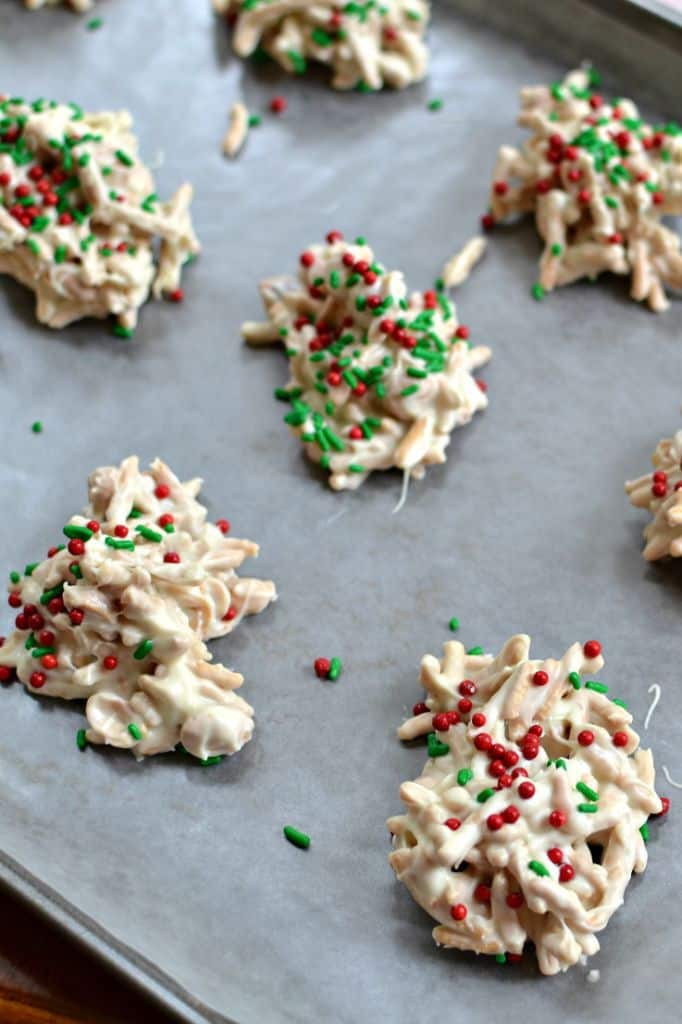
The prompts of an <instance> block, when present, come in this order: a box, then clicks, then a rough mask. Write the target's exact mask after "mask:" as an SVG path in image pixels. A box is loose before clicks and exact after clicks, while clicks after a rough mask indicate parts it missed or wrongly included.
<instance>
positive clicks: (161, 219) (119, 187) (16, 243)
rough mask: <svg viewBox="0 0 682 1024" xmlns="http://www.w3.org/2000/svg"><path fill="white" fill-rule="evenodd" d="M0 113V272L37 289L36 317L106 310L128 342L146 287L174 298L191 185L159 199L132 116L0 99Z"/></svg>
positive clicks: (190, 244) (52, 321)
mask: <svg viewBox="0 0 682 1024" xmlns="http://www.w3.org/2000/svg"><path fill="white" fill-rule="evenodd" d="M0 117H1V120H0V273H5V274H9V275H10V276H11V277H14V278H16V280H18V281H21V283H22V284H25V285H26V286H27V287H28V288H31V289H32V290H33V291H34V292H35V293H36V316H37V317H38V320H40V321H41V323H44V324H47V325H48V326H49V327H64V326H65V325H66V324H69V323H71V322H73V321H74V320H80V319H82V318H83V317H90V316H93V317H106V316H109V315H113V316H115V317H116V320H117V327H116V328H115V330H116V333H117V334H120V335H121V336H123V337H129V336H130V335H131V334H132V332H133V330H134V328H135V325H136V323H137V316H138V310H139V308H140V306H142V304H143V303H144V302H145V301H146V300H147V298H148V297H149V292H150V290H151V291H153V294H154V296H155V297H156V298H159V297H161V296H162V295H166V296H168V297H170V298H172V299H176V300H179V299H181V298H182V292H181V291H180V287H179V286H180V277H181V273H182V267H183V265H184V264H185V263H186V262H188V260H190V259H192V258H193V257H194V255H195V254H196V253H197V252H198V251H199V243H198V242H197V239H196V237H195V235H194V231H193V230H192V223H191V220H190V215H189V207H190V203H191V200H192V187H191V185H182V186H181V187H180V188H179V189H178V191H177V192H176V194H175V196H174V197H173V198H172V199H171V200H170V201H169V202H166V203H164V202H161V201H160V200H159V199H158V197H157V195H156V192H155V186H154V179H153V177H152V174H151V172H150V171H149V169H148V168H147V167H145V165H144V164H143V163H142V162H141V161H140V159H139V157H138V155H137V139H136V138H135V136H134V135H133V134H132V119H131V117H130V115H129V114H128V113H125V112H119V113H102V114H85V113H83V111H82V110H81V109H80V108H79V107H78V106H76V104H69V105H66V106H65V105H60V104H57V103H54V102H47V101H45V100H37V101H36V102H35V103H28V102H26V101H24V100H21V99H17V98H10V99H6V98H3V100H2V102H0ZM156 239H159V240H160V247H159V252H158V261H157V260H156V257H155V252H154V245H155V241H156Z"/></svg>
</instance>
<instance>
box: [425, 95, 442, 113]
mask: <svg viewBox="0 0 682 1024" xmlns="http://www.w3.org/2000/svg"><path fill="white" fill-rule="evenodd" d="M427 109H428V110H431V111H434V112H435V111H437V110H442V109H443V101H442V100H441V99H438V98H436V99H433V100H429V102H428V104H427Z"/></svg>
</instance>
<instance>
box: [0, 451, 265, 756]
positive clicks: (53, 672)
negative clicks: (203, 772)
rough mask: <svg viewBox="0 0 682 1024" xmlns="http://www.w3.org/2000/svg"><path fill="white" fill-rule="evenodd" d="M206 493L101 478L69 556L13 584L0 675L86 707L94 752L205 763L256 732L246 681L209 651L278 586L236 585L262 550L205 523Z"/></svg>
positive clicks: (161, 478) (194, 485)
mask: <svg viewBox="0 0 682 1024" xmlns="http://www.w3.org/2000/svg"><path fill="white" fill-rule="evenodd" d="M200 486H201V481H200V480H198V479H196V480H191V481H189V482H187V483H181V482H180V481H179V480H178V479H177V478H176V477H175V475H174V474H173V473H172V472H171V470H170V469H169V468H168V467H167V466H166V465H164V463H163V462H161V461H160V460H159V459H157V460H156V461H155V462H154V463H153V464H152V466H151V468H150V469H149V470H147V471H145V472H140V469H139V464H138V459H137V457H135V456H131V457H130V458H128V459H126V460H125V461H124V462H123V463H122V464H121V466H120V467H113V466H107V467H104V468H102V469H98V470H95V472H94V473H93V474H92V475H91V477H90V480H89V505H88V507H87V509H86V510H85V513H84V515H77V516H73V517H72V518H71V520H70V521H69V523H68V524H67V525H66V527H65V528H64V533H65V535H66V537H67V538H69V537H70V538H71V539H70V540H68V541H65V543H66V544H67V546H66V547H62V548H61V550H57V549H52V550H51V552H50V554H49V556H48V558H47V559H45V560H44V561H42V562H40V563H39V564H36V565H32V566H27V569H26V572H25V574H24V575H23V576H22V577H21V578H20V580H19V581H18V582H12V583H11V584H10V603H11V604H14V605H15V606H16V607H17V610H18V612H19V614H18V621H17V629H16V631H15V632H14V633H13V634H12V635H11V636H10V637H9V638H8V639H7V640H6V642H5V643H4V645H3V646H2V647H0V665H2V666H5V667H8V668H12V669H14V670H15V671H16V674H17V676H18V678H19V679H20V680H21V682H22V683H24V685H25V686H26V687H27V689H28V690H29V691H30V692H33V693H36V694H42V695H46V696H51V697H63V698H65V699H66V700H73V699H80V700H86V701H87V704H86V709H85V710H86V716H87V720H88V725H89V728H88V730H87V739H88V740H89V741H90V742H92V743H107V744H111V745H112V746H115V747H124V748H128V749H131V750H132V751H133V753H134V754H135V756H136V757H138V758H139V757H143V756H147V755H151V754H157V753H160V752H163V751H168V750H173V749H174V748H175V747H176V745H177V744H178V743H182V744H183V745H184V747H185V749H186V750H187V751H188V752H189V753H191V754H193V755H194V756H195V757H198V758H201V759H205V758H209V757H215V756H219V755H222V754H231V753H234V752H235V751H237V750H239V749H240V748H241V747H242V746H243V745H244V743H246V742H247V741H248V740H249V739H250V737H251V734H252V731H253V709H252V708H251V707H250V706H249V705H248V704H247V703H246V702H245V701H244V700H242V699H241V698H240V697H238V696H237V695H236V694H235V693H234V692H233V691H234V690H235V689H237V688H238V687H239V686H241V684H242V681H243V680H242V677H241V676H240V675H238V674H237V673H235V672H232V671H230V670H229V669H227V668H225V667H224V666H223V665H219V664H213V663H212V662H211V655H210V654H209V652H208V650H207V648H206V646H205V643H204V641H206V640H210V639H214V638H215V637H220V636H224V635H225V634H227V633H229V632H231V631H232V629H234V627H235V626H236V625H237V624H238V623H239V622H240V621H241V619H242V617H243V616H244V615H253V614H256V613H258V612H260V611H262V610H263V609H264V608H265V607H266V606H267V605H268V604H269V603H270V602H271V601H273V600H274V599H275V597H276V593H275V587H274V584H273V583H271V582H268V581H264V580H258V579H245V578H240V577H239V576H238V575H237V572H236V570H237V569H238V567H239V566H240V565H241V564H242V562H243V561H244V560H245V559H246V558H249V557H254V556H255V555H257V553H258V547H257V545H256V544H254V543H252V542H251V541H247V540H238V539H235V538H231V537H228V536H226V535H225V533H224V532H223V531H224V530H225V527H226V525H227V524H226V523H222V524H221V525H222V530H221V528H220V526H219V525H214V524H213V523H208V522H207V521H206V509H205V508H204V507H203V506H202V505H201V504H200V503H199V502H198V501H197V500H196V496H197V494H198V492H199V489H200ZM74 543H75V544H76V545H80V548H81V549H82V551H79V550H78V549H77V550H76V553H74V551H73V550H72V549H73V546H74ZM70 549H71V550H70Z"/></svg>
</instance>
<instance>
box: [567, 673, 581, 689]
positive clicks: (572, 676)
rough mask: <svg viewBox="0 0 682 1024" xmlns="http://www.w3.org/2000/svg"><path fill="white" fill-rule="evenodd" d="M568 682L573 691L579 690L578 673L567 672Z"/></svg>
mask: <svg viewBox="0 0 682 1024" xmlns="http://www.w3.org/2000/svg"><path fill="white" fill-rule="evenodd" d="M568 681H569V683H570V684H571V686H572V687H573V689H574V690H579V689H580V674H579V673H578V672H569V673H568Z"/></svg>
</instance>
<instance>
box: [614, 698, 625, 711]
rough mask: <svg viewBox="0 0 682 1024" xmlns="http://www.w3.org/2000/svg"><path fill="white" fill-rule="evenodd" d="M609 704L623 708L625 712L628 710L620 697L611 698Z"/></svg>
mask: <svg viewBox="0 0 682 1024" xmlns="http://www.w3.org/2000/svg"><path fill="white" fill-rule="evenodd" d="M611 703H612V704H617V705H618V707H619V708H624V709H625V710H626V711H627V710H628V706H627V704H626V703H625V701H624V700H621V699H620V697H612V698H611Z"/></svg>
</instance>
